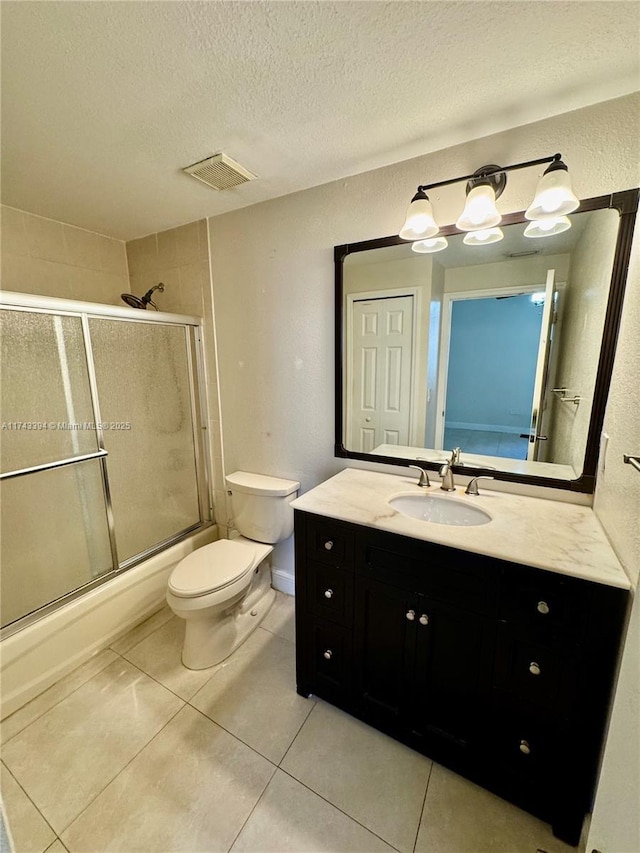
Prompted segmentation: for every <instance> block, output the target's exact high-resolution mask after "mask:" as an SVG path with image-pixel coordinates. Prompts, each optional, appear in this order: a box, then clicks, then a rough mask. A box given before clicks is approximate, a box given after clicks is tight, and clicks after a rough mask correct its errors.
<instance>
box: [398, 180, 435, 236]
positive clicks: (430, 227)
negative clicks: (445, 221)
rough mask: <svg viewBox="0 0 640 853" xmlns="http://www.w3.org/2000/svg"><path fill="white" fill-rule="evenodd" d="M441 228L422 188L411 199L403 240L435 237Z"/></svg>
mask: <svg viewBox="0 0 640 853" xmlns="http://www.w3.org/2000/svg"><path fill="white" fill-rule="evenodd" d="M439 230H440V228H439V227H438V224H437V223H436V221H435V219H434V218H433V208H432V207H431V202H430V201H429V198H428V196H426V195H425V193H424V192H423V191H422V190H418V192H417V193H416V194H415V195H414V197H413V198H412V199H411V203H410V205H409V208H408V210H407V218H406V219H405V222H404V225H403V226H402V230H401V231H400V237H401V239H403V240H424V239H425V238H427V237H434V236H435V235H436V234H437V233H438V231H439Z"/></svg>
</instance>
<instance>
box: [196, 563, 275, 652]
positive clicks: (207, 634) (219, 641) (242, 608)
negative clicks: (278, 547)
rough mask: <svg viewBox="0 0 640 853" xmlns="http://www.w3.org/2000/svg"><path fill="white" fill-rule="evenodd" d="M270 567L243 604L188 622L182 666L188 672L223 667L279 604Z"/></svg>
mask: <svg viewBox="0 0 640 853" xmlns="http://www.w3.org/2000/svg"><path fill="white" fill-rule="evenodd" d="M275 597H276V591H275V590H274V589H272V588H271V572H270V569H269V565H268V564H266V563H263V564H262V565H261V566H260V567H259V569H258V572H257V574H256V575H255V578H254V580H253V581H252V583H251V586H250V587H249V591H248V593H247V594H246V595H245V596H243V597H242V598H241V599H240V601H239V602H236V603H235V604H232V605H231V606H230V607H228V608H227V609H226V610H224V611H223V612H222V613H216V614H214V615H213V616H212V615H210V614H206V611H205V615H204V616H203V618H198V617H195V618H194V616H193V614H191V618H189V619H187V620H186V621H185V636H184V646H183V649H182V663H183V664H184V665H185V666H186V667H187V669H208V668H209V667H212V666H215V665H216V664H218V663H221V662H222V661H223V660H224V659H225V658H228V657H229V655H230V654H231V653H232V652H234V651H235V650H236V649H237V648H238V646H239V645H241V644H242V643H243V642H244V641H245V640H246V639H247V637H248V636H249V635H250V634H251V633H252V632H253V631H255V629H256V628H257V627H258V626H259V625H260V623H261V622H262V620H263V619H264V617H265V616H266V615H267V613H268V612H269V609H270V608H271V605H272V604H273V602H274V601H275Z"/></svg>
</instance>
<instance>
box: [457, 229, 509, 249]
mask: <svg viewBox="0 0 640 853" xmlns="http://www.w3.org/2000/svg"><path fill="white" fill-rule="evenodd" d="M503 237H504V234H503V233H502V229H500V228H484V229H483V230H481V231H470V232H469V233H468V234H465V235H464V239H463V240H462V242H463V243H465V244H466V245H467V246H488V245H489V243H497V242H499V241H500V240H502V238H503Z"/></svg>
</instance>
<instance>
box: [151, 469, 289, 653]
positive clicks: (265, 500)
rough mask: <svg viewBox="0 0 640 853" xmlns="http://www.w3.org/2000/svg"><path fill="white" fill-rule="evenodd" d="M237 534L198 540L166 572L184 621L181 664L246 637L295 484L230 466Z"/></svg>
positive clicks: (263, 600) (265, 589)
mask: <svg viewBox="0 0 640 853" xmlns="http://www.w3.org/2000/svg"><path fill="white" fill-rule="evenodd" d="M226 483H227V487H228V489H229V490H230V491H229V493H230V495H231V508H232V512H233V521H234V526H235V528H236V530H237V531H238V533H239V534H240V535H239V536H236V537H235V538H232V539H220V540H218V541H217V542H212V543H211V544H209V545H204V546H203V547H202V548H198V549H196V550H195V551H193V552H192V553H191V554H189V555H188V556H187V557H185V558H184V560H181V561H180V562H179V563H178V565H177V566H176V567H175V568H174V570H173V572H172V573H171V577H170V578H169V586H168V589H167V603H168V605H169V607H170V608H171V609H172V610H173V612H174V613H175V614H176V616H179V617H180V618H181V619H184V620H185V623H186V624H185V637H184V646H183V649H182V662H183V664H184V665H185V666H186V667H188V668H189V669H206V668H207V667H210V666H215V664H217V663H220V661H223V660H224V659H225V658H226V657H228V656H229V655H230V654H231V653H232V652H233V651H234V650H235V649H237V648H238V646H239V645H240V644H241V643H242V642H243V641H244V640H246V639H247V637H248V636H249V634H250V633H251V632H252V631H253V630H255V628H257V627H258V625H259V624H260V622H261V621H262V620H263V619H264V617H265V616H266V614H267V613H268V611H269V608H270V607H271V605H272V604H273V601H274V599H275V595H276V593H275V590H273V589H272V588H271V567H270V561H269V560H268V557H269V556H270V554H271V552H272V551H273V545H274V544H275V543H276V542H281V541H282V540H283V539H287V538H288V537H289V536H291V534H292V533H293V507H292V506H291V502H292V501H293V500H294V499H295V497H296V495H297V494H298V489H299V488H300V483H297V482H296V481H295V480H283V479H280V478H279V477H267V476H265V475H263V474H250V473H247V472H246V471H236V472H235V473H234V474H229V475H228V476H227V478H226Z"/></svg>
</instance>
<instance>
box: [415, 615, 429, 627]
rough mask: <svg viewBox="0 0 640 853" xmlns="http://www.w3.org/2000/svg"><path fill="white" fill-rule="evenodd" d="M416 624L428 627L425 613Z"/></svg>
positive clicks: (427, 618)
mask: <svg viewBox="0 0 640 853" xmlns="http://www.w3.org/2000/svg"><path fill="white" fill-rule="evenodd" d="M418 622H419V623H420V624H421V625H428V624H429V617H428V616H427V614H426V613H423V614H422V616H421V617H420V618H419V619H418Z"/></svg>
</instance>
